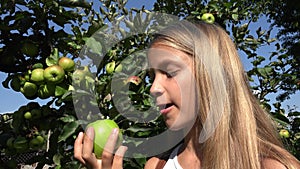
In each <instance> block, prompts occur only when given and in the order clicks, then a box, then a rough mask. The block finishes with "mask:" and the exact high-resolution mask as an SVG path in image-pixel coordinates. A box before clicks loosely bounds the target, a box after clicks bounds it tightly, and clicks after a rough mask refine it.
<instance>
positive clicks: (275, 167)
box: [262, 158, 287, 169]
mask: <svg viewBox="0 0 300 169" xmlns="http://www.w3.org/2000/svg"><path fill="white" fill-rule="evenodd" d="M262 166H263V169H287V168H286V167H285V166H284V165H283V164H282V163H281V162H279V161H277V160H274V159H271V158H265V159H263V160H262Z"/></svg>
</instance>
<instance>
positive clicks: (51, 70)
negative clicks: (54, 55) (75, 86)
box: [44, 65, 65, 84]
mask: <svg viewBox="0 0 300 169" xmlns="http://www.w3.org/2000/svg"><path fill="white" fill-rule="evenodd" d="M64 77H65V71H64V69H63V68H62V67H61V66H59V65H52V66H49V67H47V68H46V69H45V70H44V78H45V80H46V81H47V82H49V83H54V84H57V83H60V82H62V81H63V80H64Z"/></svg>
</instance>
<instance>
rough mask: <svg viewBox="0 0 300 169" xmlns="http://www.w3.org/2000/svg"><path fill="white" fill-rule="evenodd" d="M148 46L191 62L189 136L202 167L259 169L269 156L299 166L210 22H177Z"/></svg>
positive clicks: (230, 44) (224, 38)
mask: <svg viewBox="0 0 300 169" xmlns="http://www.w3.org/2000/svg"><path fill="white" fill-rule="evenodd" d="M152 44H162V45H167V46H170V47H173V48H175V49H178V50H181V51H183V52H185V53H187V54H189V55H190V56H191V57H193V62H194V73H195V79H196V82H197V92H198V93H197V95H198V100H197V103H196V104H197V105H198V108H199V113H198V119H197V122H196V123H197V129H196V131H199V134H198V135H197V136H196V137H195V138H194V139H198V138H199V140H198V141H199V142H200V143H201V147H199V149H201V152H202V154H203V157H202V158H201V167H202V168H204V169H221V168H222V169H240V168H243V169H250V168H251V169H260V168H262V166H261V162H262V160H263V159H264V158H271V159H274V160H277V161H279V162H281V163H282V164H284V165H285V166H286V167H287V168H288V169H296V168H297V166H298V165H299V163H298V161H297V160H296V158H294V157H293V156H292V155H291V154H290V153H288V152H287V151H286V150H285V149H284V148H283V146H282V143H281V141H280V139H279V138H278V136H277V133H276V128H275V127H274V125H273V123H272V120H271V118H270V117H269V114H268V113H267V112H265V111H264V110H263V109H262V108H261V107H260V105H259V102H258V100H257V98H256V97H255V96H254V95H253V94H252V92H251V89H250V87H249V82H248V78H247V76H246V74H245V73H244V68H243V66H242V63H241V61H240V59H239V56H238V53H237V49H236V47H235V45H234V43H233V42H232V40H231V39H230V37H229V36H228V34H227V33H226V32H225V31H224V30H223V29H222V28H221V27H219V26H217V25H215V24H207V23H203V22H199V23H191V22H187V21H182V22H180V23H177V24H175V25H172V26H169V27H168V28H167V29H165V30H164V31H162V32H160V34H159V35H158V36H157V37H156V38H155V40H154V41H153V42H152Z"/></svg>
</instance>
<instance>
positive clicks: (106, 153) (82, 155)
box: [74, 127, 127, 169]
mask: <svg viewBox="0 0 300 169" xmlns="http://www.w3.org/2000/svg"><path fill="white" fill-rule="evenodd" d="M118 132H119V130H118V129H114V130H113V131H112V133H111V134H110V136H109V138H108V140H109V141H108V142H107V143H106V145H105V147H104V150H103V153H102V158H101V159H97V158H96V156H95V154H94V153H93V140H94V136H95V131H94V129H93V128H92V127H90V128H88V129H87V130H86V133H85V135H84V134H83V133H82V132H80V133H79V134H78V136H77V138H76V140H75V143H74V157H75V158H76V159H77V160H79V161H80V162H81V163H82V164H83V165H85V166H86V167H87V168H89V169H122V168H123V167H122V166H123V157H124V154H125V152H126V150H127V147H125V146H120V147H119V148H118V149H117V151H116V153H115V154H113V151H114V148H115V145H116V142H117V139H118Z"/></svg>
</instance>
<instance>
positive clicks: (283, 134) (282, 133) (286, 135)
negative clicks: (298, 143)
mask: <svg viewBox="0 0 300 169" xmlns="http://www.w3.org/2000/svg"><path fill="white" fill-rule="evenodd" d="M279 135H280V137H282V138H289V137H290V133H289V131H288V130H286V129H281V130H280V131H279Z"/></svg>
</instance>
